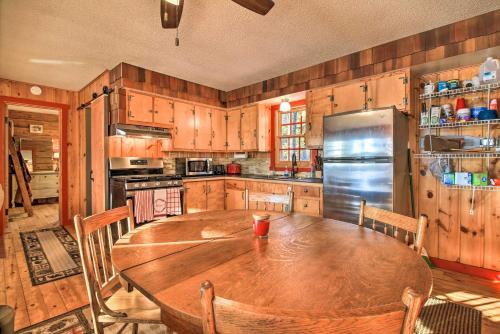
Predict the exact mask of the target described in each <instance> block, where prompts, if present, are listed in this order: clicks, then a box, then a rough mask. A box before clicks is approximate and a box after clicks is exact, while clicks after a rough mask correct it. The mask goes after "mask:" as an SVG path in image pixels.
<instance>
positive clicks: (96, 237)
mask: <svg viewBox="0 0 500 334" xmlns="http://www.w3.org/2000/svg"><path fill="white" fill-rule="evenodd" d="M125 219H126V224H123V223H122V220H125ZM74 220H75V228H76V235H77V239H78V247H79V249H80V255H81V257H82V266H83V274H84V277H85V283H86V286H87V292H88V296H89V302H90V308H91V311H92V321H93V323H94V328H95V331H96V333H98V334H102V333H104V327H106V326H108V325H111V324H114V323H122V324H123V327H122V329H121V330H123V328H125V326H127V325H128V324H132V325H133V329H132V331H133V333H137V331H138V324H152V323H154V324H160V323H161V321H160V308H159V307H158V306H157V305H156V304H154V303H153V302H152V301H150V300H149V299H148V298H146V297H145V296H144V295H143V294H141V293H140V292H139V291H137V290H135V289H134V290H132V291H130V292H129V291H127V290H128V289H124V288H123V287H120V276H119V274H118V272H116V271H115V268H114V267H113V265H112V264H111V262H110V261H109V257H108V256H107V253H108V254H111V247H112V246H113V244H114V243H115V241H114V239H115V238H114V237H113V230H114V231H115V233H114V234H115V236H117V237H118V239H119V238H121V237H122V236H123V235H124V234H125V233H126V232H130V231H132V230H133V229H134V214H133V209H132V201H131V200H128V201H127V205H126V206H122V207H119V208H115V209H112V210H109V211H106V212H102V213H99V214H96V215H93V216H90V217H87V218H85V219H82V217H81V216H80V215H76V216H75V218H74ZM122 225H124V226H122ZM114 226H116V228H115V229H113V227H114ZM124 227H126V229H127V231H124ZM124 232H125V233H124ZM118 239H117V240H118ZM108 251H109V252H108ZM109 295H111V296H110V297H109V299H107V300H105V298H106V297H108V296H109ZM121 330H120V332H121Z"/></svg>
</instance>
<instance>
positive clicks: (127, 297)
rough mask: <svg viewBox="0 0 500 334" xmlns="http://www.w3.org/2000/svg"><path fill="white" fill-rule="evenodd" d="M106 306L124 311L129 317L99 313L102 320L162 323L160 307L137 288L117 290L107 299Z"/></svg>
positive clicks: (116, 310) (117, 310)
mask: <svg viewBox="0 0 500 334" xmlns="http://www.w3.org/2000/svg"><path fill="white" fill-rule="evenodd" d="M106 306H108V307H109V308H110V309H111V310H113V311H115V312H124V313H126V314H127V317H124V318H115V317H112V316H109V315H106V314H101V315H99V319H98V321H100V322H134V323H149V324H150V323H161V321H160V308H159V307H158V306H157V305H156V304H155V303H153V302H152V301H151V300H149V299H148V298H147V297H145V296H144V295H143V294H142V293H140V292H139V291H137V289H134V290H132V292H127V291H125V290H124V289H119V290H118V291H116V292H115V293H114V294H113V295H112V296H111V297H109V299H108V300H107V301H106Z"/></svg>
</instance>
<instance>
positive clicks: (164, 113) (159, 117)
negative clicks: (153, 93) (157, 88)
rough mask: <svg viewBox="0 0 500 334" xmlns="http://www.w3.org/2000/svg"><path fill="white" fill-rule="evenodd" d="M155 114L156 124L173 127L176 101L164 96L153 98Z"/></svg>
mask: <svg viewBox="0 0 500 334" xmlns="http://www.w3.org/2000/svg"><path fill="white" fill-rule="evenodd" d="M153 106H154V108H153V109H154V116H153V120H154V123H155V125H156V126H159V127H164V128H171V127H173V126H174V101H172V100H170V99H165V98H162V97H155V98H154V100H153Z"/></svg>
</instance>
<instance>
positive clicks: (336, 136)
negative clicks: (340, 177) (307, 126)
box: [323, 108, 406, 159]
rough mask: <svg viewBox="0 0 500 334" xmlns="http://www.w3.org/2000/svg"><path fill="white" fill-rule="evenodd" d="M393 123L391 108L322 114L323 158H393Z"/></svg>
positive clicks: (392, 110)
mask: <svg viewBox="0 0 500 334" xmlns="http://www.w3.org/2000/svg"><path fill="white" fill-rule="evenodd" d="M393 124H394V109H392V108H389V109H377V110H367V111H358V112H349V113H343V114H338V115H333V116H329V117H325V119H324V124H323V127H324V139H323V140H324V142H323V153H324V158H325V159H327V158H370V157H392V156H393V152H394V147H393ZM404 144H405V146H406V142H405V143H404Z"/></svg>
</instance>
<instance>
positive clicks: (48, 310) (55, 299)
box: [0, 204, 88, 330]
mask: <svg viewBox="0 0 500 334" xmlns="http://www.w3.org/2000/svg"><path fill="white" fill-rule="evenodd" d="M33 211H34V215H33V217H27V216H26V215H25V214H24V213H23V209H22V208H16V209H11V210H9V226H8V229H7V230H6V233H5V234H4V236H3V243H4V249H5V258H0V304H8V305H10V306H12V307H14V308H15V309H16V318H15V319H16V320H15V328H16V330H18V329H21V328H24V327H27V326H30V325H32V324H35V323H38V322H40V321H43V320H46V319H49V318H52V317H55V316H57V315H60V314H63V313H65V312H68V311H71V310H73V309H75V308H78V307H81V306H84V305H86V304H88V299H87V291H86V288H85V281H84V279H83V276H82V275H75V276H71V277H68V278H64V279H60V280H58V281H54V282H50V283H45V284H42V285H37V286H32V285H31V280H30V276H29V271H28V267H27V264H26V260H25V258H24V253H23V249H22V244H21V239H20V238H19V232H21V231H30V230H36V229H41V228H46V227H54V226H58V225H59V222H58V204H45V205H36V206H33ZM68 231H69V232H70V233H72V234H73V233H74V229H71V228H68Z"/></svg>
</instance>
